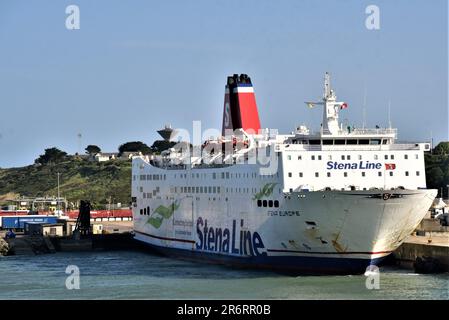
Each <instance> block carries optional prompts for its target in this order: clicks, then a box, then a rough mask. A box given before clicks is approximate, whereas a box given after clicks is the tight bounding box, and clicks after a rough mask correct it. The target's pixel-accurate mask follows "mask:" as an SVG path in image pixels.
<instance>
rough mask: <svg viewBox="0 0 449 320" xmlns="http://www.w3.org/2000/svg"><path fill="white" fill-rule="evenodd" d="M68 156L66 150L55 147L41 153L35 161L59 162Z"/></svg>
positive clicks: (43, 162)
mask: <svg viewBox="0 0 449 320" xmlns="http://www.w3.org/2000/svg"><path fill="white" fill-rule="evenodd" d="M66 157H67V153H66V152H64V151H61V150H59V149H58V148H54V147H53V148H48V149H45V152H44V154H42V155H40V156H39V158H37V159H36V160H35V162H36V163H40V164H48V163H58V162H61V161H63V160H64V159H65V158H66Z"/></svg>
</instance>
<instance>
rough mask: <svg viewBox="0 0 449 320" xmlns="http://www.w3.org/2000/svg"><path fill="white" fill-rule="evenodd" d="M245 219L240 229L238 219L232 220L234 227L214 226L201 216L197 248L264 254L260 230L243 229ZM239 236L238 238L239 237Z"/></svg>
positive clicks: (240, 253)
mask: <svg viewBox="0 0 449 320" xmlns="http://www.w3.org/2000/svg"><path fill="white" fill-rule="evenodd" d="M243 226H244V221H243V219H241V220H240V228H239V229H240V230H239V229H238V228H237V221H236V220H232V228H231V229H229V228H214V227H213V226H209V225H208V224H207V219H205V220H203V218H202V217H199V218H198V220H197V221H196V233H197V236H198V240H197V242H196V249H197V250H204V251H211V252H218V253H228V254H232V255H242V256H264V255H266V252H265V250H264V249H265V245H264V244H263V241H262V238H261V237H260V235H259V233H258V232H251V231H249V230H242V229H243ZM237 237H238V238H237Z"/></svg>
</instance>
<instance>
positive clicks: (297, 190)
mask: <svg viewBox="0 0 449 320" xmlns="http://www.w3.org/2000/svg"><path fill="white" fill-rule="evenodd" d="M253 95H254V94H253V90H252V85H251V80H250V79H249V77H247V76H245V77H243V75H242V76H240V77H238V76H236V75H234V77H233V78H231V77H230V78H228V85H227V86H226V95H225V106H224V121H223V128H224V129H225V123H226V125H228V124H229V123H231V126H233V127H232V129H234V131H233V132H232V134H224V135H223V137H220V138H218V139H214V140H211V141H208V142H207V143H205V144H203V145H202V146H194V148H193V150H178V149H171V150H169V151H166V152H164V153H163V154H162V155H161V156H151V157H146V156H140V157H134V158H133V170H132V171H133V174H132V175H133V176H132V179H133V180H132V197H133V218H134V230H135V233H136V239H137V240H141V241H143V242H145V243H147V244H149V245H151V246H152V247H153V248H155V249H157V250H159V251H161V252H164V253H166V254H172V255H175V256H180V257H186V258H193V259H200V260H207V261H212V262H217V263H225V264H232V265H249V266H254V267H264V268H271V269H282V270H292V271H297V272H305V273H356V272H363V271H365V268H366V266H368V265H369V264H371V263H377V262H378V261H380V259H382V258H384V257H385V256H387V255H388V254H389V253H391V252H392V251H393V250H395V249H396V248H397V247H398V246H399V245H400V244H401V243H402V242H403V240H404V239H405V238H406V237H407V236H408V235H409V234H410V233H411V232H412V231H413V230H414V229H415V228H416V226H417V225H418V224H419V222H420V221H421V219H422V218H423V217H424V215H425V214H426V212H427V210H428V209H429V207H430V205H431V204H432V201H433V199H434V198H435V196H436V190H426V189H425V188H426V181H425V169H424V151H428V150H429V149H430V145H429V144H428V143H413V144H398V143H395V140H396V137H397V132H396V129H391V128H383V129H381V128H376V129H357V128H350V127H347V128H344V127H342V126H341V125H340V124H339V121H338V113H339V111H340V109H344V108H346V107H347V105H346V103H344V102H338V101H337V98H336V95H335V92H334V91H333V90H332V89H331V87H330V81H329V75H328V74H326V76H325V88H324V95H323V99H322V101H320V102H307V104H308V105H309V106H312V105H321V106H322V107H323V123H322V126H321V128H320V130H319V131H317V132H310V130H309V129H308V128H306V127H304V126H299V127H298V128H296V130H295V131H293V132H292V133H291V134H288V135H280V134H274V133H273V132H274V131H272V130H258V132H257V133H255V134H251V133H249V132H251V130H250V129H251V128H254V127H256V126H257V125H258V123H259V122H258V115H257V109H255V110H256V113H254V108H255V100H254V96H253ZM253 100H254V101H253ZM225 120H228V121H225ZM229 120H232V121H229ZM249 126H253V127H249ZM227 129H229V127H227ZM223 132H225V130H223ZM186 145H187V144H185V145H184V146H186Z"/></svg>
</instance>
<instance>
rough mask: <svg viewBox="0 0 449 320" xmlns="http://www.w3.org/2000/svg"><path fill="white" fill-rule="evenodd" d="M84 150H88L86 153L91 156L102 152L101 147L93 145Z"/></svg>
mask: <svg viewBox="0 0 449 320" xmlns="http://www.w3.org/2000/svg"><path fill="white" fill-rule="evenodd" d="M84 150H86V153H87V154H90V155H94V154H97V153H100V152H101V149H100V147H98V146H95V145H92V144H90V145H88V146H87V147H86V149H84Z"/></svg>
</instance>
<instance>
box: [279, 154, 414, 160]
mask: <svg viewBox="0 0 449 320" xmlns="http://www.w3.org/2000/svg"><path fill="white" fill-rule="evenodd" d="M357 158H358V160H362V159H363V157H362V155H360V154H359V155H358V156H357ZM418 158H419V156H418V154H415V159H418ZM310 159H311V160H323V157H322V156H321V155H312V156H310ZM384 159H385V160H388V159H390V160H394V154H390V157H388V154H386V155H384ZM404 159H405V160H408V154H404ZM287 160H292V156H291V155H290V154H289V155H287ZM298 160H302V155H299V156H298ZM327 160H332V155H330V154H329V155H327ZM341 160H351V155H349V154H348V155H344V154H342V155H341ZM374 160H379V155H377V154H375V155H374Z"/></svg>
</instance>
